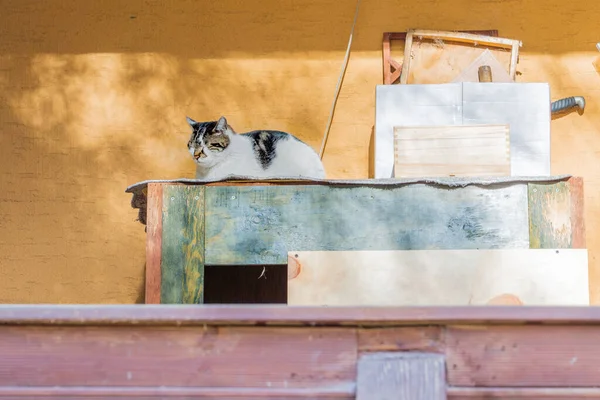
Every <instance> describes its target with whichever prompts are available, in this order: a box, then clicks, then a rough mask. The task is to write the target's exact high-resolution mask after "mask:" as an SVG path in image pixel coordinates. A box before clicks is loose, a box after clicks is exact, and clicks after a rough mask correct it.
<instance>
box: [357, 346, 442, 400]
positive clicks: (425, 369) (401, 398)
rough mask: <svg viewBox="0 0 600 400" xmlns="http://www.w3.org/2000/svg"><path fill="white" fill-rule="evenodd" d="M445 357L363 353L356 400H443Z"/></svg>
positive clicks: (423, 354)
mask: <svg viewBox="0 0 600 400" xmlns="http://www.w3.org/2000/svg"><path fill="white" fill-rule="evenodd" d="M445 368H446V365H445V362H444V356H443V355H439V354H427V353H418V352H406V353H402V352H389V353H373V354H364V355H362V356H361V357H360V358H359V360H358V367H357V369H358V376H357V382H356V400H371V399H377V400H445V399H446V371H445Z"/></svg>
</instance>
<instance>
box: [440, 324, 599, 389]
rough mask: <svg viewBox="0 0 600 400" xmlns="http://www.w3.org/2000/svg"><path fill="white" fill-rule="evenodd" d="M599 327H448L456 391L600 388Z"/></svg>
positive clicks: (448, 355) (449, 361)
mask: <svg viewBox="0 0 600 400" xmlns="http://www.w3.org/2000/svg"><path fill="white" fill-rule="evenodd" d="M599 335H600V330H599V328H598V326H548V327H544V326H495V327H485V328H484V327H473V326H463V327H461V326H450V327H448V329H447V330H446V335H445V338H446V361H447V365H448V382H449V383H450V384H451V385H455V386H515V387H542V386H547V387H554V386H556V387H566V386H574V387H585V386H597V385H598V384H600V376H599V374H598V369H597V368H598V365H600V345H599V344H598V337H600V336H599Z"/></svg>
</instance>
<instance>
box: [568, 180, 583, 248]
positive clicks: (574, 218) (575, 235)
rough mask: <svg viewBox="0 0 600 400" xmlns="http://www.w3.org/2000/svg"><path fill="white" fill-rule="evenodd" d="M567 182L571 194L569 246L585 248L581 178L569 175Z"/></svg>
mask: <svg viewBox="0 0 600 400" xmlns="http://www.w3.org/2000/svg"><path fill="white" fill-rule="evenodd" d="M568 182H569V192H570V194H571V199H570V200H571V247H572V248H574V249H585V248H586V239H585V216H584V214H585V208H584V198H585V197H584V193H583V178H580V177H571V178H569V181H568Z"/></svg>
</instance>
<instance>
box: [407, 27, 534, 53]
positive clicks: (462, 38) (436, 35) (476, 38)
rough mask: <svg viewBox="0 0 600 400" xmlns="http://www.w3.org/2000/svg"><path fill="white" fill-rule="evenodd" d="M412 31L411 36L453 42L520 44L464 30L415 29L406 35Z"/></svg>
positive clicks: (519, 42) (513, 40)
mask: <svg viewBox="0 0 600 400" xmlns="http://www.w3.org/2000/svg"><path fill="white" fill-rule="evenodd" d="M411 33H412V36H413V37H414V36H418V37H423V38H429V39H446V40H451V41H455V42H465V43H477V44H485V45H488V46H496V47H509V48H512V47H513V46H518V47H520V46H522V43H521V41H519V40H515V39H507V38H500V37H493V36H485V35H474V34H472V33H464V32H449V31H431V30H424V29H416V30H409V31H408V34H407V35H406V37H407V38H408V35H410V34H411Z"/></svg>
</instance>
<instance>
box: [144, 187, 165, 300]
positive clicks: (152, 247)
mask: <svg viewBox="0 0 600 400" xmlns="http://www.w3.org/2000/svg"><path fill="white" fill-rule="evenodd" d="M146 204H147V212H146V221H147V222H146V294H145V297H146V300H145V302H146V304H160V282H161V272H160V261H161V258H162V206H163V185H162V184H158V183H150V184H148V195H147V201H146Z"/></svg>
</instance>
